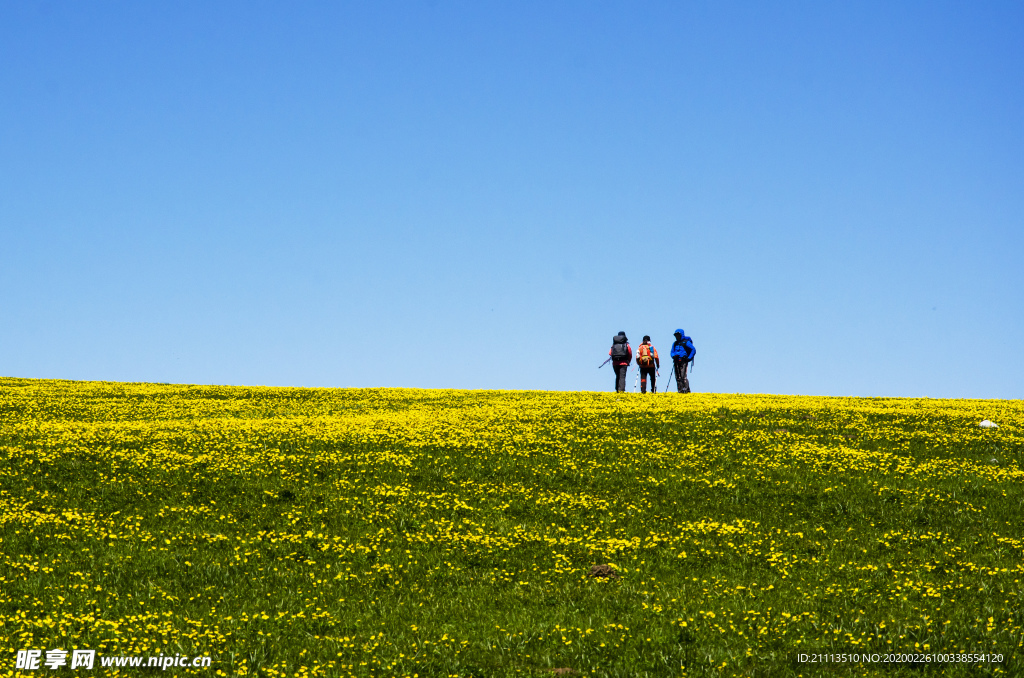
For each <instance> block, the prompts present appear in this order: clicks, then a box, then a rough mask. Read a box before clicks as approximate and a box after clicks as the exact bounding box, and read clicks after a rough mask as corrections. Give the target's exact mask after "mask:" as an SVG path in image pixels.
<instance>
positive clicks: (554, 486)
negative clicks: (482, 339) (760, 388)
mask: <svg viewBox="0 0 1024 678" xmlns="http://www.w3.org/2000/svg"><path fill="white" fill-rule="evenodd" d="M983 419H989V420H992V421H994V422H996V423H998V424H999V427H998V428H993V429H984V428H979V427H978V423H979V422H980V421H982V420H983ZM1022 467H1024V402H1021V401H994V400H988V401H982V400H969V401H954V400H927V399H925V400H907V399H856V398H824V397H789V396H756V395H705V394H690V395H685V396H683V395H678V394H659V395H654V396H652V395H647V396H641V395H637V394H621V395H617V394H613V393H555V392H509V391H428V390H403V389H288V388H245V387H205V386H173V385H158V384H122V383H103V382H69V381H41V380H26V379H14V378H3V379H0V477H2V480H0V657H3V660H2V663H0V675H4V676H12V675H21V676H24V675H37V674H40V673H46V674H48V675H69V674H75V675H78V674H81V673H84V674H86V675H124V676H132V675H135V676H137V675H150V674H152V673H153V672H154V671H157V672H160V673H167V671H170V673H169V674H168V675H231V676H244V675H248V676H257V675H258V676H270V677H273V676H419V677H423V678H429V677H434V676H459V677H462V678H468V677H469V676H475V677H483V676H573V675H585V676H683V675H686V676H764V677H769V676H771V677H774V676H798V675H803V676H817V675H821V676H825V675H828V676H832V675H839V676H861V675H879V676H882V675H884V676H910V675H914V676H917V675H940V674H941V675H950V676H983V675H1022V674H1024V668H1022V667H1024V664H1022V663H1021V651H1022V644H1024V604H1022V591H1024V588H1022V585H1021V579H1022V578H1024V492H1022V489H1024V487H1022V486H1024V471H1022ZM595 566H600V567H595ZM58 649H59V650H64V651H65V652H68V653H71V652H72V651H73V650H75V649H91V650H93V651H94V652H95V653H96V664H95V667H94V668H93V669H92V670H91V671H90V670H86V669H82V668H77V669H71V665H70V661H69V662H68V664H67V665H63V666H59V668H57V669H51V668H49V666H47V665H45V664H42V663H40V664H39V666H40V668H39V669H37V670H35V671H29V670H20V669H19V668H18V664H17V663H16V662H17V661H20V660H18V657H19V656H22V657H24V656H27V655H25V652H26V651H29V650H37V651H39V652H40V653H41V658H40V662H45V661H46V660H47V658H48V657H50V656H51V655H49V654H48V652H50V651H53V650H58ZM19 652H20V653H21V655H19ZM179 655H180V656H182V657H193V656H209V657H211V658H212V659H211V661H212V665H211V666H210V667H209V668H195V669H193V668H186V667H181V666H173V667H172V668H171V669H165V670H163V671H159V670H157V669H154V668H133V667H131V666H124V667H121V668H118V667H117V666H116V664H115V665H112V666H107V665H101V661H102V660H104V658H106V660H105V661H108V662H109V661H110V659H109V658H110V657H127V656H139V657H144V658H145V657H152V656H163V657H178V656H179ZM69 656H70V654H69Z"/></svg>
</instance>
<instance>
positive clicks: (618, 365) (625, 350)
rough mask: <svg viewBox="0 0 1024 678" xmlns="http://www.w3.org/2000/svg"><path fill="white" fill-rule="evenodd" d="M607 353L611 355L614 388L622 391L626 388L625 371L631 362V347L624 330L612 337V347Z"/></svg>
mask: <svg viewBox="0 0 1024 678" xmlns="http://www.w3.org/2000/svg"><path fill="white" fill-rule="evenodd" d="M608 355H609V356H611V361H612V371H613V372H615V390H616V391H617V392H619V393H622V392H623V391H625V390H626V372H627V371H628V370H629V364H630V363H631V362H633V349H632V348H630V346H629V339H627V338H626V333H625V332H619V333H618V334H616V335H615V336H614V337H612V348H611V350H610V351H608Z"/></svg>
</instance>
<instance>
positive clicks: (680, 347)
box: [672, 330, 697, 393]
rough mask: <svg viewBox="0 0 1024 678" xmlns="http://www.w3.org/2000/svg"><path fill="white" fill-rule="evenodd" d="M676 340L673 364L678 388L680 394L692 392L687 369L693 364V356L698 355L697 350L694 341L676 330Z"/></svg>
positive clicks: (673, 345)
mask: <svg viewBox="0 0 1024 678" xmlns="http://www.w3.org/2000/svg"><path fill="white" fill-rule="evenodd" d="M675 334H676V340H675V343H673V344H672V363H673V365H674V367H675V370H676V388H677V389H679V392H680V393H689V392H690V380H689V379H687V378H686V368H687V367H689V365H690V363H692V362H693V356H695V355H697V349H695V348H694V347H693V340H692V339H690V338H689V337H688V336H686V333H685V332H683V331H682V330H676V332H675Z"/></svg>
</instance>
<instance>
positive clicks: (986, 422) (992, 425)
mask: <svg viewBox="0 0 1024 678" xmlns="http://www.w3.org/2000/svg"><path fill="white" fill-rule="evenodd" d="M978 426H980V427H982V428H999V424H997V423H995V422H992V421H989V420H988V419H985V420H984V421H982V422H981V423H980V424H978Z"/></svg>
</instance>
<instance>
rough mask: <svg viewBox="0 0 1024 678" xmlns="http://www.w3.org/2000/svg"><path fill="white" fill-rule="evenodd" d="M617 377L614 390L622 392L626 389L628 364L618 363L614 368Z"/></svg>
mask: <svg viewBox="0 0 1024 678" xmlns="http://www.w3.org/2000/svg"><path fill="white" fill-rule="evenodd" d="M615 371H616V375H617V378H616V380H615V390H616V391H618V392H619V393H624V392H625V390H626V373H627V372H628V371H629V365H619V366H618V367H616V368H615Z"/></svg>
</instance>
